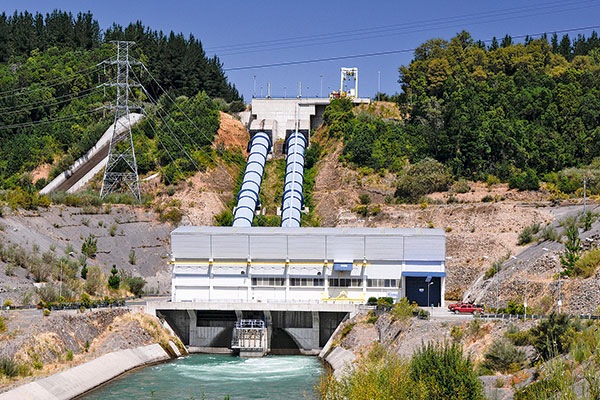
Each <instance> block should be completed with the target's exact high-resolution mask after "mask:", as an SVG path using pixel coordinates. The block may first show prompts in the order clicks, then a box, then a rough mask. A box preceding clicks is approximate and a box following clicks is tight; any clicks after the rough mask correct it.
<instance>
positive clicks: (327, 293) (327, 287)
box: [323, 266, 329, 298]
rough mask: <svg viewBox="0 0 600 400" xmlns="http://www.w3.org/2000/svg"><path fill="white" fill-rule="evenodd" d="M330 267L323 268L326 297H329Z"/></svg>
mask: <svg viewBox="0 0 600 400" xmlns="http://www.w3.org/2000/svg"><path fill="white" fill-rule="evenodd" d="M327 270H328V267H327V266H325V268H324V269H323V283H324V284H325V297H326V298H329V275H327Z"/></svg>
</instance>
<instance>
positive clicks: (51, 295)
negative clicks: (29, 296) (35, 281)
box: [35, 284, 58, 303]
mask: <svg viewBox="0 0 600 400" xmlns="http://www.w3.org/2000/svg"><path fill="white" fill-rule="evenodd" d="M35 291H36V293H37V295H38V296H40V299H41V300H42V301H44V302H46V303H54V302H55V301H57V300H58V291H57V290H56V286H54V285H52V284H46V285H44V286H41V287H39V288H37V289H36V290H35Z"/></svg>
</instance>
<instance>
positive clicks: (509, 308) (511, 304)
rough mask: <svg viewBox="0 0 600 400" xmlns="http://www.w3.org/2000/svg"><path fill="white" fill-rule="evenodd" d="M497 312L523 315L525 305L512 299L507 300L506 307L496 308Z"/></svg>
mask: <svg viewBox="0 0 600 400" xmlns="http://www.w3.org/2000/svg"><path fill="white" fill-rule="evenodd" d="M498 313H500V314H510V315H523V314H525V305H524V304H519V303H517V302H516V301H513V300H509V301H508V304H507V305H506V307H501V308H499V309H498Z"/></svg>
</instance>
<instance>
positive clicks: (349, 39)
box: [219, 4, 600, 57]
mask: <svg viewBox="0 0 600 400" xmlns="http://www.w3.org/2000/svg"><path fill="white" fill-rule="evenodd" d="M594 6H596V7H597V6H600V4H595V5H594ZM587 8H589V7H588V6H583V7H574V8H565V9H561V10H555V11H549V12H538V11H536V12H535V13H534V14H528V15H520V16H517V17H514V16H509V17H504V18H491V19H481V18H478V19H476V20H475V21H473V22H468V21H466V22H460V23H458V22H451V23H445V24H435V25H430V26H426V25H425V26H421V27H419V28H415V29H408V30H406V29H403V30H399V31H398V30H396V32H392V33H379V34H376V33H375V34H369V35H360V36H352V35H348V37H345V38H342V39H336V40H326V39H321V41H317V42H307V43H304V44H302V43H301V44H297V45H293V46H287V45H286V46H279V47H271V48H265V49H264V50H240V51H237V52H232V53H221V54H219V56H220V57H227V56H233V55H239V54H247V53H256V52H263V51H276V50H290V49H294V48H301V47H315V46H322V45H326V44H333V43H342V42H356V41H359V40H369V39H376V38H381V37H390V36H399V35H407V34H411V33H418V32H429V31H431V30H432V29H446V28H461V27H465V26H472V25H481V24H489V23H492V22H501V21H507V20H513V19H515V18H524V17H531V16H532V15H536V16H540V15H547V14H554V13H558V12H564V11H574V10H581V9H587Z"/></svg>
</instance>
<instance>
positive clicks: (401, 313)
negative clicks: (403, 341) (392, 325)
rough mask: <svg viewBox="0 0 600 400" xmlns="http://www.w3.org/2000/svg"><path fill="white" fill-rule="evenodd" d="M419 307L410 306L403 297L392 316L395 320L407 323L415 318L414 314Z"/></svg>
mask: <svg viewBox="0 0 600 400" xmlns="http://www.w3.org/2000/svg"><path fill="white" fill-rule="evenodd" d="M417 308H418V307H417V306H416V305H414V304H410V302H409V301H408V299H407V298H406V297H403V298H401V299H400V301H398V303H396V304H395V305H394V307H392V310H391V314H392V318H393V319H395V320H400V321H405V320H407V319H409V318H412V317H413V316H414V312H415V311H417Z"/></svg>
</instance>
